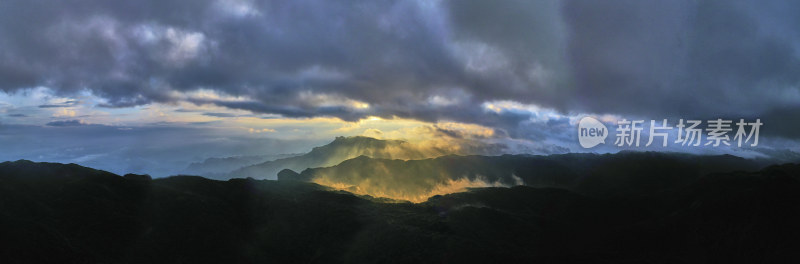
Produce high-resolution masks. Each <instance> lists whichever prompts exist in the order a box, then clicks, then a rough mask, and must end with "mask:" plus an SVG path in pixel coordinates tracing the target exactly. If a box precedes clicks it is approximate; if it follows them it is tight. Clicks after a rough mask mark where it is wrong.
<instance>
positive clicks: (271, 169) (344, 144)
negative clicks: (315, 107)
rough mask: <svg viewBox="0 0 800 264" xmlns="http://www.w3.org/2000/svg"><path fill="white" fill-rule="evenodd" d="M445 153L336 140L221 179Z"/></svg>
mask: <svg viewBox="0 0 800 264" xmlns="http://www.w3.org/2000/svg"><path fill="white" fill-rule="evenodd" d="M445 154H448V153H447V152H446V151H444V150H441V149H437V148H420V147H418V146H415V145H413V144H410V143H408V142H405V141H402V140H381V139H375V138H370V137H361V136H355V137H337V138H336V139H335V140H334V141H333V142H331V143H330V144H327V145H324V146H321V147H316V148H314V149H312V150H311V152H309V153H306V154H303V155H300V156H297V157H290V158H283V159H278V160H274V161H267V162H263V163H260V164H256V165H252V166H247V167H243V168H241V169H238V170H234V171H232V172H231V173H229V174H228V175H226V176H225V177H223V179H229V178H247V177H251V178H255V179H272V180H274V179H277V173H278V172H279V171H281V170H283V169H291V170H294V171H301V170H303V169H306V168H316V167H326V166H333V165H336V164H339V163H340V162H342V161H345V160H348V159H352V158H355V157H358V156H362V155H364V156H368V157H374V158H386V159H404V160H408V159H424V158H430V157H437V156H442V155H445Z"/></svg>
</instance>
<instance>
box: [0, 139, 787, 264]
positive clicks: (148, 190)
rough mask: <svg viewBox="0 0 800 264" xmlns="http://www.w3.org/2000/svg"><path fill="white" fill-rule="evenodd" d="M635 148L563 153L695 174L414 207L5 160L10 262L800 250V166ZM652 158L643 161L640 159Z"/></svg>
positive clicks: (451, 258)
mask: <svg viewBox="0 0 800 264" xmlns="http://www.w3.org/2000/svg"><path fill="white" fill-rule="evenodd" d="M626 155H629V154H626ZM630 155H631V156H630V157H627V156H624V155H623V156H617V155H608V156H606V155H597V156H591V155H565V156H557V157H554V160H570V161H569V162H571V164H576V165H580V166H575V167H574V168H575V169H576V171H578V172H580V171H582V170H589V171H598V172H602V170H601V169H603V168H604V167H603V166H599V165H596V164H616V165H620V166H619V167H617V168H616V169H615V168H612V167H606V168H605V169H610V170H616V171H617V172H618V173H620V175H633V174H637V173H638V172H643V174H638V175H637V177H640V178H642V179H650V178H651V177H655V176H653V175H657V174H659V172H660V170H668V171H674V172H677V171H682V172H684V173H690V174H692V176H691V177H678V176H680V175H673V176H676V177H675V178H672V177H668V178H664V179H661V180H660V181H661V184H653V185H652V186H648V185H646V184H641V183H637V184H633V185H632V184H631V183H625V181H627V180H630V179H629V177H627V176H626V177H610V178H608V179H607V180H608V181H609V182H603V181H580V180H578V181H577V183H578V185H577V186H582V187H581V188H577V189H578V190H570V189H564V188H535V187H530V186H515V187H511V188H500V187H489V188H475V189H470V190H468V191H466V192H461V193H453V194H447V195H439V196H434V197H432V198H430V199H428V200H427V201H425V202H423V203H417V204H412V203H386V202H380V201H381V200H376V199H370V198H369V197H366V196H355V195H353V194H350V193H346V192H341V191H336V190H333V189H331V188H327V187H324V186H320V185H317V184H314V183H306V182H302V181H266V180H253V179H232V180H229V181H216V180H210V179H205V178H202V177H196V176H174V177H169V178H160V179H150V177H148V176H146V175H133V174H128V175H125V176H118V175H115V174H111V173H108V172H105V171H99V170H94V169H91V168H86V167H81V166H78V165H75V164H66V165H65V164H55V163H34V162H29V161H16V162H4V163H0V259H2V260H3V262H4V263H263V262H270V263H309V262H317V263H434V262H435V263H474V262H499V263H531V262H545V263H547V262H557V263H652V262H656V263H707V262H714V263H755V262H758V263H795V262H798V261H800V252H798V251H797V250H796V249H797V248H800V241H799V240H797V239H796V238H797V237H798V235H800V165H798V164H784V165H779V166H770V167H767V168H765V169H763V170H760V171H755V172H745V171H739V172H724V173H711V174H705V175H701V176H695V175H696V174H697V173H699V172H698V171H695V169H704V168H703V167H694V168H692V167H691V166H690V167H682V168H676V169H675V170H672V169H671V168H672V166H674V165H680V164H690V163H684V162H685V161H684V160H682V159H680V158H675V157H671V156H669V155H651V154H647V153H645V154H637V155H633V154H630ZM518 158H520V159H524V158H525V157H518ZM716 158H718V159H720V160H722V161H728V160H729V158H730V157H716ZM447 159H451V160H452V159H453V157H446V158H445V160H447ZM539 159H544V157H540V158H539ZM583 159H590V160H593V161H587V162H584V161H582V160H583ZM691 159H701V160H702V159H705V158H704V157H691ZM714 159H715V158H711V159H708V160H705V161H704V162H714ZM544 160H546V159H544ZM659 160H661V161H663V163H660V162H659ZM675 160H679V162H677V163H676V161H675ZM642 161H647V162H645V163H642V164H641V165H637V163H638V162H642ZM628 162H633V163H628ZM698 163H700V162H698ZM659 164H663V166H659ZM720 164H721V163H720ZM457 165H458V164H453V165H452V166H457ZM461 165H465V166H466V165H467V164H461ZM608 166H610V165H608ZM649 166H656V167H649ZM572 168H573V167H572V166H570V167H569V169H572ZM503 170H504V169H503ZM287 173H288V171H287ZM604 175H609V174H604ZM520 177H522V176H520ZM684 178H692V180H689V181H684V180H683V179H684ZM671 180H675V181H677V182H681V184H678V185H680V186H681V187H680V188H673V187H672V186H676V184H672V183H670V182H671ZM684 182H685V183H684ZM614 183H620V184H621V185H622V186H627V187H633V186H638V185H641V186H642V187H647V188H650V189H648V190H647V191H646V192H638V191H635V190H630V191H626V192H619V193H603V192H594V193H593V194H588V193H589V192H587V193H584V191H580V190H604V189H607V188H608V185H609V184H612V185H613V184H614ZM573 184H574V183H573ZM594 185H597V186H594ZM573 186H575V185H573ZM383 201H385V200H383Z"/></svg>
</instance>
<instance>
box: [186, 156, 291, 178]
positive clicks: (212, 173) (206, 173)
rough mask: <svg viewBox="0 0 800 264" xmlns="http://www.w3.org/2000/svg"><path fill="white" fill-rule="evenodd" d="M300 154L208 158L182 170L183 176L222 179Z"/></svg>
mask: <svg viewBox="0 0 800 264" xmlns="http://www.w3.org/2000/svg"><path fill="white" fill-rule="evenodd" d="M299 155H302V154H278V155H258V156H236V157H225V158H208V159H206V160H204V161H203V162H194V163H192V164H189V166H187V167H186V169H184V170H183V172H182V173H183V174H188V175H199V176H203V177H206V178H223V177H224V176H225V174H228V173H229V172H231V171H233V170H236V169H239V168H242V167H246V166H250V165H255V164H259V163H264V162H267V161H272V160H276V159H284V158H291V157H295V156H299Z"/></svg>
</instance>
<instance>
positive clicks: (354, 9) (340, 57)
mask: <svg viewBox="0 0 800 264" xmlns="http://www.w3.org/2000/svg"><path fill="white" fill-rule="evenodd" d="M798 6H800V5H798V4H794V3H787V2H767V3H764V2H761V1H758V2H756V1H752V2H746V1H736V2H729V1H724V2H723V1H618V0H613V1H572V0H567V1H443V2H442V3H437V2H433V3H431V2H425V1H419V2H417V1H363V2H362V1H356V2H344V3H340V2H334V1H275V2H271V1H252V2H251V1H246V0H241V1H237V0H227V1H225V0H219V1H211V0H208V1H201V0H198V1H132V2H126V3H121V2H116V1H90V0H85V1H57V2H50V1H46V2H45V1H3V2H2V3H0V89H2V90H4V91H16V90H19V89H24V88H30V87H35V86H47V87H50V88H52V89H55V90H56V91H57V92H58V93H61V94H70V93H76V92H78V91H81V90H82V89H89V90H91V91H92V92H93V94H95V95H97V96H100V97H102V98H104V99H106V100H107V102H105V103H102V104H100V105H99V106H102V107H130V106H135V105H142V104H148V103H151V102H175V101H181V100H185V101H189V102H194V103H197V104H215V105H219V106H224V107H229V108H236V109H245V110H250V111H253V112H257V113H271V114H280V115H283V116H286V117H313V116H336V117H340V118H342V119H344V120H357V119H359V118H363V117H365V116H368V115H377V116H382V117H391V116H398V117H407V118H415V119H420V120H425V121H436V120H443V119H447V120H454V121H462V122H470V123H479V124H483V125H487V126H492V127H495V128H498V129H500V130H503V131H505V132H506V133H508V134H509V135H512V136H514V137H522V138H531V139H544V138H547V135H546V134H547V133H557V132H559V131H560V130H563V129H562V127H564V125H563V124H561V123H557V124H552V125H553V126H551V125H547V124H546V126H544V127H543V130H540V129H538V125H539V124H538V123H537V124H535V125H532V123H530V122H528V121H527V120H528V119H530V118H531V116H530V114H526V113H504V114H502V115H499V114H496V113H492V112H487V111H484V109H481V107H479V106H480V105H481V104H482V103H484V102H486V101H492V100H514V101H518V102H521V103H532V104H538V105H541V106H544V107H552V108H555V109H558V110H560V111H562V112H564V113H580V112H589V113H611V114H620V115H633V116H646V117H649V118H664V117H682V116H686V115H691V116H692V117H701V118H712V117H717V116H733V117H746V118H751V117H763V118H764V119H771V120H776V119H777V117H779V116H785V115H786V113H788V112H787V111H784V109H797V108H800V91H798V86H799V85H798V84H800V61H799V60H798V56H797V48H798V47H799V46H800V45H798V43H800V33H799V32H798V29H797V27H796V26H795V25H797V24H798V22H799V21H797V20H798V19H797V16H796V15H793V14H796V12H792V11H793V10H794V11H800V10H798ZM780 14H783V15H780ZM198 89H208V90H215V91H218V92H221V93H223V94H227V95H230V96H237V97H240V98H245V100H226V99H224V98H220V99H216V98H186V97H185V96H184V95H182V94H181V92H190V91H196V90H198ZM434 99H435V100H434ZM347 100H355V101H358V102H364V103H368V104H369V106H370V107H369V108H366V109H362V108H354V107H352V105H349V103H350V101H347ZM42 107H46V106H42ZM778 123H779V122H777V121H775V122H771V123H770V125H771V126H775V127H776V130H774V131H779V132H765V133H774V134H775V135H778V136H783V137H797V136H798V135H800V134H799V133H793V129H791V128H787V127H786V126H787V125H785V124H778ZM559 124H561V125H559ZM778 126H782V128H777V127H778ZM532 130H536V131H538V132H537V133H539V134H534V135H531V134H530V133H529V132H530V131H532ZM542 133H544V134H542Z"/></svg>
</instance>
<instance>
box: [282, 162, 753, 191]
mask: <svg viewBox="0 0 800 264" xmlns="http://www.w3.org/2000/svg"><path fill="white" fill-rule="evenodd" d="M762 166H763V164H761V163H759V162H757V161H754V160H748V159H743V158H740V157H736V156H731V155H720V156H701V155H691V154H680V153H659V152H621V153H617V154H602V155H600V154H591V153H572V154H560V155H550V156H536V155H503V156H455V155H449V156H443V157H437V158H432V159H423V160H391V159H379V158H370V157H366V156H360V157H357V158H354V159H350V160H347V161H344V162H342V163H340V164H338V165H336V166H331V167H324V168H310V169H306V170H303V171H302V172H301V173H300V174H299V175H297V176H296V177H294V178H292V177H291V174H289V173H284V177H281V180H288V179H296V180H300V181H308V182H314V183H318V184H321V185H325V186H330V187H334V188H338V189H342V190H347V191H350V192H353V193H357V194H364V195H371V196H376V197H387V198H392V199H402V200H409V201H413V202H421V201H425V200H427V199H428V197H431V196H434V195H438V194H447V193H453V192H460V191H464V190H465V189H467V188H471V187H492V186H494V187H501V186H505V187H510V186H515V185H528V186H534V187H557V188H564V189H570V190H575V191H579V192H581V193H586V194H614V193H620V192H626V193H628V192H639V193H646V192H651V191H653V190H656V189H664V188H679V187H681V186H684V185H686V184H687V183H689V182H691V181H693V180H696V179H697V178H698V177H699V176H702V175H705V174H707V173H713V172H727V171H734V170H750V171H752V170H757V169H759V168H760V167H762Z"/></svg>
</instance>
